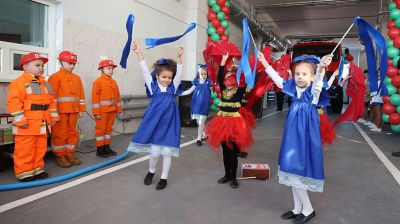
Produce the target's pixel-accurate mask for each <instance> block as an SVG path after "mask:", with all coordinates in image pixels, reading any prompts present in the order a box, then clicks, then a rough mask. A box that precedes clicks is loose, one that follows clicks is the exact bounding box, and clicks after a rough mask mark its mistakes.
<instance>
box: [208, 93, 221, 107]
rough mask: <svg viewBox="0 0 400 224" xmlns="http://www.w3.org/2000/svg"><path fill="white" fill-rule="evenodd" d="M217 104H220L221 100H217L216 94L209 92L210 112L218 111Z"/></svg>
mask: <svg viewBox="0 0 400 224" xmlns="http://www.w3.org/2000/svg"><path fill="white" fill-rule="evenodd" d="M219 102H221V100H220V99H219V98H218V94H217V92H214V91H212V90H211V99H210V110H212V111H216V110H217V109H218V104H219Z"/></svg>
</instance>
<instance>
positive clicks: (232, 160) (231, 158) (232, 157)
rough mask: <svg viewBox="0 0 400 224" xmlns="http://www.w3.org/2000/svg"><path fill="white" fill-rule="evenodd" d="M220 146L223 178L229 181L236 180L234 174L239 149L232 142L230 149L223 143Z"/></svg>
mask: <svg viewBox="0 0 400 224" xmlns="http://www.w3.org/2000/svg"><path fill="white" fill-rule="evenodd" d="M221 145H222V150H223V156H224V167H225V176H226V177H228V178H230V179H234V178H236V172H237V168H238V158H237V155H238V153H239V152H240V151H239V148H238V147H237V146H236V144H235V143H234V142H232V148H230V147H229V146H228V145H227V144H226V142H223V143H222V144H221Z"/></svg>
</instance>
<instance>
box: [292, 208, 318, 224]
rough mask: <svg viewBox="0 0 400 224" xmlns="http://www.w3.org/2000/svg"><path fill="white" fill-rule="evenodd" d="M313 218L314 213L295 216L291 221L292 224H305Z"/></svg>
mask: <svg viewBox="0 0 400 224" xmlns="http://www.w3.org/2000/svg"><path fill="white" fill-rule="evenodd" d="M314 216H315V211H313V212H312V213H311V214H309V215H307V216H304V215H303V213H301V214H299V215H297V216H296V218H295V219H294V220H293V224H301V223H306V222H308V221H310V220H311V219H312V218H314Z"/></svg>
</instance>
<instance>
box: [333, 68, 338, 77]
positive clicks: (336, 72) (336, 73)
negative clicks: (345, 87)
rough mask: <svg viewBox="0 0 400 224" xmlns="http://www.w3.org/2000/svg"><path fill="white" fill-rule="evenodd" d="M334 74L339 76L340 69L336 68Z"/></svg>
mask: <svg viewBox="0 0 400 224" xmlns="http://www.w3.org/2000/svg"><path fill="white" fill-rule="evenodd" d="M332 75H333V76H335V77H337V76H338V75H339V69H336V71H334V72H333V74H332Z"/></svg>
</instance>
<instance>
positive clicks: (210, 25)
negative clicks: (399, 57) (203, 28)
mask: <svg viewBox="0 0 400 224" xmlns="http://www.w3.org/2000/svg"><path fill="white" fill-rule="evenodd" d="M210 27H214V26H213V25H212V22H209V23H208V28H210ZM392 46H393V44H392Z"/></svg>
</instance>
